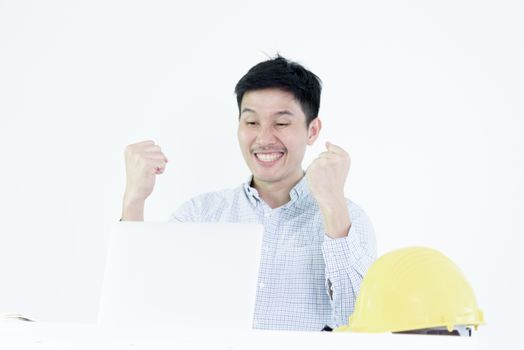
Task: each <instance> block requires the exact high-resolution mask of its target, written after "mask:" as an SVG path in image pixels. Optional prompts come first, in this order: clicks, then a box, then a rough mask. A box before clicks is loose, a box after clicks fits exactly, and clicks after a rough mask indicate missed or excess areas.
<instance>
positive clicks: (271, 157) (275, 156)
mask: <svg viewBox="0 0 524 350" xmlns="http://www.w3.org/2000/svg"><path fill="white" fill-rule="evenodd" d="M284 154H285V152H271V153H255V157H256V158H257V159H258V160H259V161H261V162H263V163H272V162H276V161H277V160H279V159H280V158H282V157H283V156H284Z"/></svg>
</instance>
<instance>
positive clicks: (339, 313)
mask: <svg viewBox="0 0 524 350" xmlns="http://www.w3.org/2000/svg"><path fill="white" fill-rule="evenodd" d="M251 179H252V177H250V178H249V181H247V182H246V183H244V184H243V185H241V186H239V187H237V188H235V189H228V190H222V191H218V192H212V193H205V194H202V195H199V196H197V197H194V198H192V199H190V200H189V201H187V202H185V203H184V204H183V205H182V206H181V207H180V208H179V209H178V210H177V211H176V212H175V213H174V214H173V215H172V216H171V221H181V222H250V223H260V224H263V225H264V236H263V241H262V255H261V261H260V273H259V276H258V290H257V297H256V305H255V315H254V321H253V326H254V328H258V329H280V330H308V331H309V330H311V331H320V330H321V329H322V328H323V327H324V326H325V325H329V326H330V327H337V326H340V325H343V324H347V322H348V317H349V315H350V314H351V313H352V312H353V309H354V307H355V299H356V296H357V294H358V291H359V289H360V283H361V281H362V278H363V276H364V274H365V273H366V271H367V269H368V267H369V266H370V265H371V263H372V262H373V261H374V259H375V258H376V247H375V234H374V232H373V227H372V225H371V222H370V221H369V219H368V217H367V216H366V214H365V213H364V211H363V210H362V209H360V208H359V207H358V206H357V205H356V204H354V203H353V202H351V201H350V200H347V205H348V209H349V214H350V218H351V223H352V224H351V228H350V230H349V234H348V236H347V237H344V238H337V239H332V238H330V237H328V236H327V235H326V234H325V231H324V225H323V222H322V216H321V213H320V209H319V207H318V205H317V203H316V201H315V199H314V198H313V196H312V195H311V193H310V192H309V189H308V186H307V180H306V178H305V177H303V178H302V179H301V180H300V181H299V182H298V183H297V184H296V185H295V187H293V189H292V190H291V192H290V197H291V200H290V201H289V202H288V203H286V204H285V205H283V206H281V207H279V208H275V209H271V208H270V207H269V206H268V205H267V204H266V203H265V202H264V201H263V200H262V199H261V198H260V197H259V195H258V192H257V190H256V189H254V188H252V187H251V186H250V184H251Z"/></svg>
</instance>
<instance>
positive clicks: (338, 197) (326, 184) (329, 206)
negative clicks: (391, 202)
mask: <svg viewBox="0 0 524 350" xmlns="http://www.w3.org/2000/svg"><path fill="white" fill-rule="evenodd" d="M326 148H327V150H326V151H325V152H322V153H321V154H320V155H319V156H318V158H316V159H315V160H314V161H313V162H312V163H311V164H310V165H309V167H308V168H307V170H306V179H307V183H308V187H309V190H310V191H311V194H312V195H313V197H314V198H315V200H316V201H317V203H318V206H319V208H320V211H321V212H322V218H323V221H324V228H325V231H326V234H327V235H328V236H330V237H331V238H339V237H345V236H347V235H348V232H349V228H350V227H351V220H350V217H349V212H348V208H347V205H346V200H345V198H344V184H345V182H346V178H347V176H348V172H349V167H350V164H351V159H350V158H349V154H348V153H347V152H346V151H344V150H343V149H342V148H340V147H338V146H336V145H334V144H332V143H329V142H326Z"/></svg>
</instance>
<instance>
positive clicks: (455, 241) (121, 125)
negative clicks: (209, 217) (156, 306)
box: [0, 0, 524, 342]
mask: <svg viewBox="0 0 524 350" xmlns="http://www.w3.org/2000/svg"><path fill="white" fill-rule="evenodd" d="M522 18H524V5H523V4H522V2H520V1H365V2H363V1H339V2H336V1H322V2H320V1H303V0H302V1H287V2H284V1H282V0H281V1H273V0H271V1H269V0H266V1H246V0H243V1H216V2H212V1H191V2H189V1H188V2H181V1H164V2H162V1H143V2H140V1H114V0H113V1H107V0H106V1H83V2H80V1H45V2H43V1H14V0H12V1H6V0H0V118H1V123H0V162H1V163H0V164H1V171H0V186H1V197H0V215H1V220H0V312H5V311H18V312H23V313H26V314H29V315H32V316H33V317H35V318H37V319H41V320H46V321H91V320H93V319H94V318H95V315H96V305H97V302H98V292H99V288H100V282H101V279H102V270H103V263H104V253H105V244H106V240H107V235H108V230H109V228H110V225H111V224H112V223H113V222H114V221H115V220H118V218H119V217H120V205H121V198H122V194H123V190H124V183H125V174H124V162H123V150H124V147H125V145H127V144H129V143H133V142H137V141H140V140H144V139H153V140H155V141H156V142H157V143H159V144H160V145H161V146H162V148H163V150H164V151H165V153H166V155H167V156H168V158H169V159H170V163H169V164H168V168H167V171H166V173H165V174H164V175H162V176H161V177H160V178H159V179H158V183H157V187H156V189H155V192H154V193H153V195H152V197H151V198H150V200H149V201H148V205H147V210H146V219H148V220H153V221H163V220H166V219H167V217H168V216H169V214H170V213H171V212H172V211H173V210H174V209H176V207H177V206H178V205H180V204H181V203H182V202H183V201H184V200H186V199H188V198H189V197H191V196H193V195H196V194H199V193H202V192H206V191H212V190H218V189H222V188H226V187H236V186H238V185H239V184H240V183H241V182H242V181H244V180H245V179H246V178H247V176H248V175H249V172H248V169H247V167H246V166H245V165H244V162H243V159H242V157H241V153H240V151H239V149H238V146H237V141H236V124H237V107H236V100H235V96H234V94H233V89H234V86H235V84H236V82H237V81H238V79H239V78H240V77H241V76H242V75H243V74H245V73H246V72H247V70H248V69H249V68H250V67H251V66H253V65H254V64H256V63H258V62H260V61H262V60H265V59H267V57H268V55H269V56H272V55H274V54H275V53H276V52H280V53H281V54H282V55H284V56H286V57H288V58H290V59H293V60H296V61H298V62H300V63H302V64H304V65H305V66H306V67H307V68H309V69H311V70H312V71H313V72H315V73H316V74H317V75H319V76H320V78H321V79H322V80H323V83H324V89H323V95H322V103H321V109H320V117H321V119H322V121H323V125H324V128H323V130H322V132H321V137H320V138H319V140H318V141H317V143H316V144H315V145H314V146H312V147H310V149H309V150H308V153H307V154H306V158H305V160H304V168H306V167H307V165H308V164H309V163H310V161H311V160H312V159H313V158H314V157H315V156H316V155H317V154H318V153H320V152H321V151H322V150H323V147H324V146H323V144H324V142H325V141H326V140H330V141H332V142H333V143H336V144H339V145H340V146H342V147H344V148H345V149H346V150H348V151H349V153H350V154H351V157H352V167H351V170H350V174H349V178H348V181H347V184H346V185H347V186H346V194H347V196H349V197H350V198H351V199H353V200H354V201H355V202H356V203H357V204H359V205H360V206H361V207H362V208H363V209H364V210H365V211H366V212H367V213H368V215H369V216H370V217H371V219H372V222H373V224H374V226H375V229H376V233H377V240H378V246H379V253H380V254H383V253H385V252H387V251H389V250H391V249H393V248H396V247H402V246H409V245H426V246H431V247H434V248H437V249H439V250H441V251H442V252H444V253H445V254H446V255H448V256H449V257H451V258H452V259H453V260H454V261H455V262H456V263H457V264H458V265H459V266H460V267H461V268H462V269H463V270H464V272H465V274H466V275H467V276H468V279H469V280H470V282H471V283H472V285H473V288H474V290H475V292H476V294H477V299H478V302H479V305H480V307H481V308H482V309H483V310H484V312H485V317H486V320H487V322H488V324H487V325H486V326H485V327H483V328H481V329H480V330H479V334H483V335H484V336H487V338H489V339H491V340H493V341H495V340H496V341H497V342H499V341H504V340H505V339H506V340H507V337H508V335H511V334H516V332H518V329H519V327H518V323H520V321H521V320H520V315H521V314H522V311H523V305H522V304H523V303H522V301H521V298H522V295H523V293H524V291H523V288H522V282H521V278H522V275H523V274H522V272H521V271H520V270H521V268H522V266H523V264H522V260H523V259H522V257H521V256H522V250H521V246H522V243H523V239H522V237H521V235H522V234H523V233H524V231H523V226H524V225H523V224H522V223H521V220H520V218H519V214H521V213H522V211H523V209H524V200H523V196H524V185H523V184H522V180H523V178H524V164H523V163H524V162H523V160H524V158H523V155H522V153H523V152H522V150H523V149H524V141H523V138H522V135H523V134H524V133H523V131H524V122H523V117H524V107H523V96H524V83H523V81H524V68H523V66H524V65H523V64H522V62H524V25H523V23H524V21H523V20H522Z"/></svg>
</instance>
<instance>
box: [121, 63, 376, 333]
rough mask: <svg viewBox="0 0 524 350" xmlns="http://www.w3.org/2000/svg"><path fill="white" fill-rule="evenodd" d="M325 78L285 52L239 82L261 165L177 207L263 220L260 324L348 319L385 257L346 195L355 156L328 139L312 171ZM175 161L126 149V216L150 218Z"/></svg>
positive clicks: (182, 217)
mask: <svg viewBox="0 0 524 350" xmlns="http://www.w3.org/2000/svg"><path fill="white" fill-rule="evenodd" d="M320 92H321V82H320V79H319V78H318V77H317V76H316V75H314V74H313V73H311V72H310V71H308V70H306V69H305V68H304V67H302V66H301V65H299V64H297V63H294V62H291V61H288V60H287V59H285V58H283V57H281V56H277V57H276V58H274V59H270V60H267V61H265V62H261V63H259V64H257V65H256V66H254V67H253V68H251V69H250V70H249V71H248V73H247V74H246V75H245V76H244V77H242V79H240V81H239V82H238V84H237V86H236V88H235V93H236V95H237V102H238V108H239V124H238V142H239V145H240V148H241V150H242V154H243V156H244V159H245V161H246V163H247V165H248V167H249V169H250V170H251V172H252V176H250V178H249V180H248V181H247V182H246V183H245V184H243V185H242V186H240V187H237V188H236V189H231V190H223V191H219V192H214V193H207V194H203V195H200V196H198V197H195V198H193V199H191V200H189V201H188V202H186V203H184V204H183V205H182V206H181V207H180V208H179V210H178V211H176V212H175V213H174V214H173V215H172V218H171V219H172V220H176V221H183V222H187V221H189V222H191V221H195V222H256V223H261V224H263V225H264V238H263V247H262V255H261V268H260V274H259V281H258V290H257V298H256V305H255V318H254V327H255V328H260V329H285V330H317V331H318V330H321V329H322V328H323V327H324V326H325V325H328V326H330V327H336V326H339V325H343V324H346V323H347V319H348V316H349V315H350V313H352V311H353V308H354V305H355V299H356V296H357V294H358V291H359V288H360V283H361V281H362V278H363V275H364V274H365V272H366V270H367V268H368V267H369V266H370V265H371V263H372V262H373V260H374V259H375V257H376V249H375V238H374V233H373V228H372V226H371V223H370V221H369V219H368V218H367V216H366V215H365V213H364V212H363V211H362V209H360V208H359V207H358V206H357V205H355V204H354V203H353V202H351V201H350V200H347V199H345V198H344V183H345V181H346V178H347V175H348V171H349V167H350V158H349V155H348V154H347V153H346V151H344V150H343V149H342V148H340V147H338V146H336V145H334V144H332V143H329V142H328V143H326V151H325V152H323V153H321V154H320V155H319V157H318V158H317V159H315V160H314V161H313V162H312V163H311V165H310V166H309V167H308V168H307V171H306V172H304V171H303V170H302V165H301V164H302V160H303V158H304V154H305V150H306V146H307V145H312V144H313V143H314V142H315V140H316V139H317V138H318V135H319V133H320V130H321V126H322V124H321V122H320V119H319V118H318V111H319V107H320ZM167 162H168V160H167V158H166V157H165V155H164V154H163V153H162V151H161V149H160V147H159V146H157V145H155V144H154V142H153V141H144V142H140V143H137V144H133V145H129V146H128V147H127V148H126V173H127V184H126V192H125V195H124V203H123V213H122V219H123V220H143V218H144V214H143V212H144V203H145V200H146V198H147V197H148V196H149V195H150V194H151V192H152V190H153V187H154V184H155V176H156V175H157V174H162V173H163V172H164V169H165V166H166V163H167Z"/></svg>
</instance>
